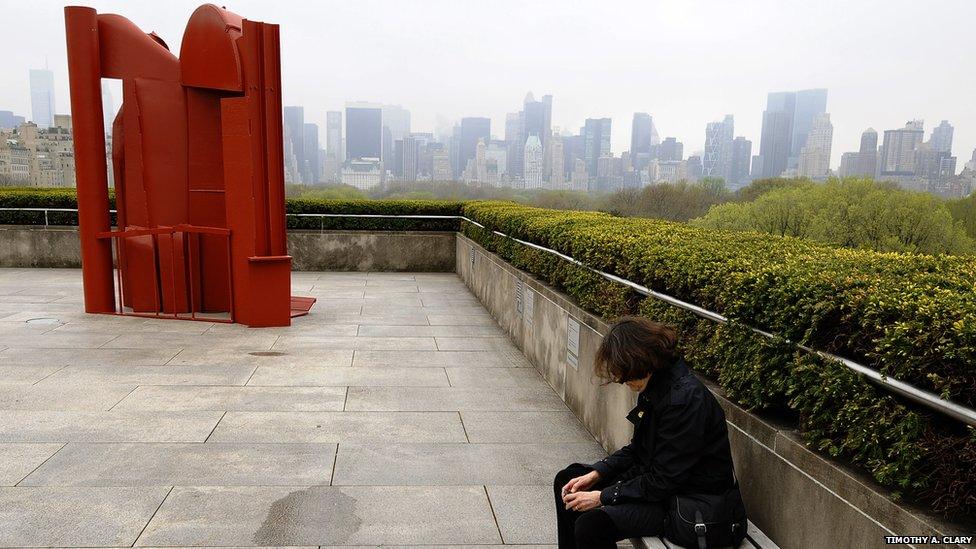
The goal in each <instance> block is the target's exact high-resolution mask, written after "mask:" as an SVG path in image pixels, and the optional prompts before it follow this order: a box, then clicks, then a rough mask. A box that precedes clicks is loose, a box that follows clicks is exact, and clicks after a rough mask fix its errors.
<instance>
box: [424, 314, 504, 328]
mask: <svg viewBox="0 0 976 549" xmlns="http://www.w3.org/2000/svg"><path fill="white" fill-rule="evenodd" d="M427 322H428V323H430V325H431V326H497V325H498V324H497V323H496V322H495V319H494V318H492V317H491V315H489V314H488V313H487V312H485V313H483V314H471V315H444V314H428V315H427Z"/></svg>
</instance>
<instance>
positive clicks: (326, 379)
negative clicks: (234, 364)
mask: <svg viewBox="0 0 976 549" xmlns="http://www.w3.org/2000/svg"><path fill="white" fill-rule="evenodd" d="M247 384H248V385H249V386H252V385H283V386H291V387H294V386H304V385H313V386H319V387H322V386H333V385H334V386H340V387H347V386H356V385H369V386H373V387H381V386H394V387H447V386H448V385H450V382H449V380H448V378H447V373H446V372H445V371H444V369H443V368H424V367H418V368H399V367H395V366H391V367H388V368H382V369H380V368H356V367H352V368H319V367H316V366H311V365H305V366H259V367H258V369H257V370H256V371H255V372H254V375H253V376H251V379H250V381H248V383H247Z"/></svg>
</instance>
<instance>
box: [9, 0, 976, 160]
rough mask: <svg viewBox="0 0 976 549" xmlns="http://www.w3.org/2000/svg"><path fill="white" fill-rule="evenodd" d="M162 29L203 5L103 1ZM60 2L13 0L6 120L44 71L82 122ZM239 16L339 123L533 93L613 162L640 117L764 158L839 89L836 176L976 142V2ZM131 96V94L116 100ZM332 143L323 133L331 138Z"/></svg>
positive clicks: (452, 112)
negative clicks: (268, 27) (880, 157)
mask: <svg viewBox="0 0 976 549" xmlns="http://www.w3.org/2000/svg"><path fill="white" fill-rule="evenodd" d="M89 4H90V5H92V6H93V7H95V8H96V9H98V10H99V11H100V12H113V13H119V14H122V15H125V16H126V17H128V18H129V19H131V20H132V21H133V22H134V23H135V24H136V25H138V26H140V27H141V28H143V29H144V30H145V31H146V32H149V31H153V30H155V31H156V32H157V33H158V34H159V35H160V36H162V37H163V38H164V39H165V40H166V41H167V42H168V43H169V45H170V47H171V48H173V49H174V51H178V49H179V45H180V41H181V37H182V31H183V28H184V26H185V24H186V19H187V18H188V17H189V15H190V13H191V12H192V11H193V9H194V8H195V7H196V6H197V5H198V4H197V3H196V2H185V1H183V0H168V1H165V2H141V1H140V2H136V1H129V2H122V1H97V2H89ZM63 5H64V4H63V3H62V2H54V1H46V0H32V1H24V0H0V17H2V20H3V21H4V25H3V28H4V32H3V43H4V52H3V55H2V57H0V59H3V61H2V65H0V110H13V111H15V113H17V114H21V115H27V116H28V117H29V114H30V96H29V91H28V73H27V71H28V69H29V68H36V67H43V66H44V64H45V62H47V63H48V64H49V66H50V68H51V69H52V70H53V71H54V75H55V80H56V86H57V93H56V96H57V97H56V102H57V110H58V112H61V113H65V112H69V110H70V108H69V102H68V82H67V68H66V61H65V48H64V22H63V12H62V6H63ZM226 7H227V8H228V9H230V10H232V11H235V12H237V13H239V14H241V15H243V16H244V17H247V18H250V19H255V20H262V21H266V22H272V23H278V24H280V25H281V51H282V70H283V76H282V80H283V88H284V99H285V104H288V105H303V106H304V107H305V117H306V121H310V122H315V123H318V124H319V125H320V127H321V128H324V124H325V112H326V111H327V110H335V109H341V108H342V107H343V106H344V104H345V102H346V101H354V100H362V101H376V102H383V103H392V104H400V105H402V106H404V107H406V108H408V109H409V110H410V111H411V114H412V129H413V130H414V131H432V130H433V129H434V128H435V125H437V124H438V121H440V123H442V124H443V123H448V122H450V121H452V120H454V119H458V118H460V117H463V116H490V117H491V119H492V133H493V134H495V135H497V136H498V137H499V138H501V137H503V135H504V124H505V113H507V112H514V111H516V110H518V109H519V108H520V107H521V102H522V99H523V98H524V97H525V94H526V92H527V91H529V90H531V91H533V92H534V94H535V96H536V98H539V97H541V96H542V95H543V94H547V93H548V94H552V95H553V96H554V99H553V125H556V126H560V127H562V128H568V129H571V130H573V131H574V132H575V131H576V130H578V128H579V127H580V126H582V124H583V120H584V119H585V118H588V117H610V118H612V119H613V152H614V153H615V154H619V153H620V152H622V151H624V150H626V149H628V148H629V145H630V121H631V117H632V115H633V113H634V112H635V111H646V112H649V113H651V114H652V115H653V116H654V121H655V124H656V125H657V127H658V131H659V132H660V134H661V137H662V138H664V137H665V136H675V137H677V138H678V139H679V140H680V141H682V142H684V144H685V154H686V155H688V154H691V153H692V152H693V151H696V150H700V149H701V148H702V146H703V144H704V140H705V123H706V122H709V121H712V120H718V119H720V118H721V117H722V116H723V115H725V114H727V113H728V114H733V115H734V116H735V129H736V135H745V136H746V137H747V138H748V139H750V140H752V142H753V154H756V153H758V150H759V132H760V126H761V123H762V110H763V107H764V106H765V98H766V93H767V92H769V91H777V90H795V89H803V88H814V87H822V88H828V90H829V95H828V100H827V111H828V112H830V113H831V120H832V121H833V124H834V141H833V160H832V163H831V164H832V166H834V167H836V166H837V165H838V164H839V162H840V155H841V153H843V152H845V151H852V150H856V149H857V146H858V143H859V139H860V134H861V132H862V131H863V130H864V129H865V128H867V127H868V126H872V127H874V128H875V129H877V130H878V131H879V133H880V132H881V131H883V130H885V129H892V128H895V127H901V126H903V125H904V123H905V122H906V121H907V120H909V119H912V118H923V119H924V120H925V132H926V139H928V134H929V132H930V131H931V128H932V127H933V126H935V125H937V124H938V123H939V121H940V120H942V119H948V120H949V121H950V123H952V124H953V125H954V126H955V128H956V131H955V141H954V144H953V153H954V154H956V155H957V156H958V157H959V159H960V160H959V166H960V169H961V166H962V164H963V163H964V162H965V161H967V160H968V159H969V158H970V156H971V154H972V151H973V148H974V147H976V106H974V99H976V63H974V60H973V55H974V54H973V52H974V47H973V38H972V37H973V29H974V28H976V27H974V22H976V1H974V0H928V1H924V2H920V1H918V0H911V1H906V0H802V1H794V0H749V1H732V0H708V1H706V0H644V1H640V2H626V3H625V2H608V1H603V2H597V1H593V2H570V1H561V2H557V1H551V2H550V1H532V2H530V1H521V2H516V1H507V0H492V1H490V2H474V1H467V0H429V1H411V0H399V1H382V2H379V1H364V0H346V1H334V0H333V1H327V2H310V1H302V2H299V1H285V0H277V1H274V2H260V1H255V0H239V1H234V2H228V3H227V5H226ZM115 99H116V102H118V101H119V97H118V96H116V98H115ZM322 134H323V135H322V139H323V146H324V131H323V132H322Z"/></svg>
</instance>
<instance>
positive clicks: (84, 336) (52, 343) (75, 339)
mask: <svg viewBox="0 0 976 549" xmlns="http://www.w3.org/2000/svg"><path fill="white" fill-rule="evenodd" d="M117 337H119V334H103V333H87V332H83V333H71V332H58V333H55V332H53V331H50V332H45V333H43V334H34V333H18V334H4V336H3V340H4V343H5V344H6V345H9V346H11V347H22V348H30V349H33V348H41V349H86V348H87V349H97V348H98V347H101V346H102V345H105V344H106V343H108V342H109V341H112V340H113V339H115V338H117Z"/></svg>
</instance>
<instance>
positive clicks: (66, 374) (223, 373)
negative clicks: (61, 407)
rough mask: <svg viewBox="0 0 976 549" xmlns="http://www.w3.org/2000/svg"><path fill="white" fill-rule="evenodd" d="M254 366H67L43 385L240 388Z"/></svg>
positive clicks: (252, 371)
mask: <svg viewBox="0 0 976 549" xmlns="http://www.w3.org/2000/svg"><path fill="white" fill-rule="evenodd" d="M254 368H255V367H254V366H236V365H234V366H203V365H200V366H173V365H170V366H118V365H114V364H99V365H96V366H67V367H65V368H64V369H62V370H59V371H58V372H56V373H54V374H52V375H51V376H50V377H48V378H47V379H46V380H44V382H45V383H50V384H61V385H69V384H75V385H88V384H121V385H244V384H245V383H247V380H248V379H249V378H250V377H251V374H253V373H254Z"/></svg>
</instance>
